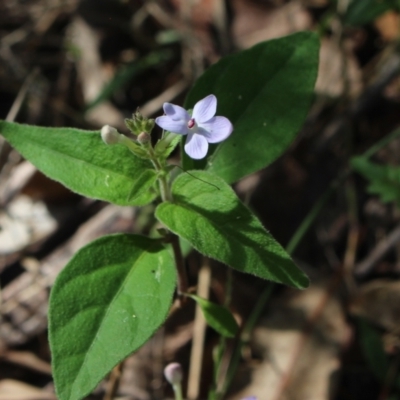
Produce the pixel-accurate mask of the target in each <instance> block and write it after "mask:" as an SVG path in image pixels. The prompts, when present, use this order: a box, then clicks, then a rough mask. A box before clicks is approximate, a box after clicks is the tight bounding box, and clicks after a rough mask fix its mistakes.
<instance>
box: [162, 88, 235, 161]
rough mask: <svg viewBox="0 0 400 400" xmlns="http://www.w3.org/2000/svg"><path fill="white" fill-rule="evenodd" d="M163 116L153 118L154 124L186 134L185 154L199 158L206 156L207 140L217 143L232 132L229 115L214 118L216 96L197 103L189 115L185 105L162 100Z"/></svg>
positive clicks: (210, 96) (211, 95)
mask: <svg viewBox="0 0 400 400" xmlns="http://www.w3.org/2000/svg"><path fill="white" fill-rule="evenodd" d="M163 108H164V112H165V115H164V116H162V117H158V118H156V124H157V125H159V126H160V127H161V128H163V129H165V130H166V131H170V132H173V133H178V134H180V135H187V138H186V143H185V151H186V153H187V154H188V155H189V156H190V157H192V158H194V159H196V160H199V159H201V158H204V157H205V156H206V155H207V151H208V143H219V142H222V141H223V140H225V139H226V138H227V137H228V136H229V135H230V134H231V133H232V131H233V125H232V124H231V122H230V121H229V119H228V118H225V117H219V116H217V117H214V115H215V112H216V111H217V98H216V97H215V96H214V95H213V94H210V95H209V96H207V97H205V98H204V99H202V100H200V101H199V102H197V103H196V105H195V106H194V108H193V113H192V115H190V114H189V113H188V112H187V111H186V110H185V109H184V108H182V107H180V106H177V105H175V104H171V103H164V107H163Z"/></svg>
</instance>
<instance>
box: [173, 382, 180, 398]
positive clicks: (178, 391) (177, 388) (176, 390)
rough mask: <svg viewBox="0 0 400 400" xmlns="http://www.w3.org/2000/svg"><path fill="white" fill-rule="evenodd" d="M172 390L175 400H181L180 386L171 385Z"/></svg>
mask: <svg viewBox="0 0 400 400" xmlns="http://www.w3.org/2000/svg"><path fill="white" fill-rule="evenodd" d="M172 388H173V389H174V393H175V400H183V396H182V385H181V384H180V383H177V384H176V385H172Z"/></svg>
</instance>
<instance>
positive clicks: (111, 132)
mask: <svg viewBox="0 0 400 400" xmlns="http://www.w3.org/2000/svg"><path fill="white" fill-rule="evenodd" d="M121 136H122V135H121V134H120V133H118V131H117V130H116V129H115V128H113V127H112V126H110V125H104V126H103V127H102V128H101V138H102V139H103V142H104V143H105V144H108V145H113V144H116V143H119V142H120V141H121Z"/></svg>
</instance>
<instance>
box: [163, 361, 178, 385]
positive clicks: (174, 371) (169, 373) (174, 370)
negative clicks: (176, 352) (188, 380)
mask: <svg viewBox="0 0 400 400" xmlns="http://www.w3.org/2000/svg"><path fill="white" fill-rule="evenodd" d="M164 376H165V378H166V380H167V381H168V382H169V383H170V384H171V385H173V386H174V385H178V384H180V383H181V382H182V378H183V371H182V366H181V364H179V363H171V364H168V365H167V366H166V367H165V368H164Z"/></svg>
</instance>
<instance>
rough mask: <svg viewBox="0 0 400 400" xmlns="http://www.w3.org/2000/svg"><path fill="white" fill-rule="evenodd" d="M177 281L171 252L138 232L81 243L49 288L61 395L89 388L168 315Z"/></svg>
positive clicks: (79, 394)
mask: <svg viewBox="0 0 400 400" xmlns="http://www.w3.org/2000/svg"><path fill="white" fill-rule="evenodd" d="M175 284H176V275H175V268H174V263H173V260H172V257H171V255H170V252H169V251H168V250H166V249H165V248H164V247H163V246H162V244H161V243H160V241H158V240H154V239H148V238H145V237H142V236H137V235H126V234H118V235H111V236H105V237H102V238H100V239H98V240H96V241H94V242H92V243H90V244H89V245H87V246H85V247H83V248H82V249H81V250H79V251H78V252H77V253H76V254H75V256H74V257H73V259H72V260H71V261H70V262H69V263H68V265H67V266H66V267H65V269H64V270H63V271H62V272H61V274H60V275H59V276H58V278H57V280H56V283H55V285H54V287H53V290H52V291H51V296H50V311H49V336H50V347H51V352H52V363H53V375H54V381H55V385H56V391H57V395H58V398H60V399H61V400H78V399H81V398H83V397H84V396H86V395H87V394H88V393H90V392H91V391H92V390H93V389H94V388H95V387H96V385H97V384H98V383H99V382H100V380H101V379H102V378H103V377H104V376H105V375H106V374H107V373H108V372H109V371H110V370H111V369H112V368H113V367H114V366H115V365H117V364H118V363H119V362H120V361H122V360H123V359H124V358H125V357H127V356H128V355H129V354H130V353H132V352H133V351H135V350H137V349H138V348H139V347H140V346H142V345H143V344H144V343H145V342H146V341H147V340H148V339H149V338H150V337H151V336H152V335H153V333H154V332H155V330H156V329H157V328H158V327H159V326H160V325H161V324H162V323H163V322H164V320H165V318H166V317H167V314H168V311H169V309H170V306H171V302H172V295H173V293H174V289H175Z"/></svg>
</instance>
